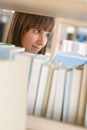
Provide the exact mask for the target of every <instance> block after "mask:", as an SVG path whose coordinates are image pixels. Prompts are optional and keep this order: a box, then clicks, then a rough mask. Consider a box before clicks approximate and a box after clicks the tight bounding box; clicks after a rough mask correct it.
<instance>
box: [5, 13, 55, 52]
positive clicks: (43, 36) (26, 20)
mask: <svg viewBox="0 0 87 130" xmlns="http://www.w3.org/2000/svg"><path fill="white" fill-rule="evenodd" d="M54 24H55V20H54V18H53V17H48V16H41V15H35V14H27V13H22V12H15V13H14V15H13V19H12V22H11V25H10V28H9V32H8V35H7V40H6V42H7V43H11V44H14V45H16V46H21V47H24V48H25V50H26V51H29V52H33V53H41V54H45V51H46V45H47V41H48V38H49V36H50V34H51V32H52V30H53V27H54Z"/></svg>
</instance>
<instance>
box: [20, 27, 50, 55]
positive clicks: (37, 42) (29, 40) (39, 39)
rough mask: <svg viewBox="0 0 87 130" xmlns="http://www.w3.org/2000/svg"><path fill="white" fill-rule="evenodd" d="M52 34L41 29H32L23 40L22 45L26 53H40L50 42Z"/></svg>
mask: <svg viewBox="0 0 87 130" xmlns="http://www.w3.org/2000/svg"><path fill="white" fill-rule="evenodd" d="M49 35H50V33H49V32H46V31H44V30H40V29H34V28H31V29H30V30H29V31H28V32H26V33H25V34H24V35H23V37H22V40H21V45H22V46H23V47H24V48H25V50H26V51H29V52H33V53H38V52H39V51H40V50H41V49H42V48H43V47H44V46H45V45H46V44H47V41H48V37H49Z"/></svg>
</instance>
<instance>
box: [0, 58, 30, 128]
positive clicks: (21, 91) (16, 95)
mask: <svg viewBox="0 0 87 130" xmlns="http://www.w3.org/2000/svg"><path fill="white" fill-rule="evenodd" d="M24 61H25V60H24ZM24 66H25V62H24V63H22V62H20V61H19V60H5V61H4V60H0V130H25V129H26V106H27V105H26V91H27V80H28V73H27V69H26V68H25V69H24Z"/></svg>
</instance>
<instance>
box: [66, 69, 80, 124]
mask: <svg viewBox="0 0 87 130" xmlns="http://www.w3.org/2000/svg"><path fill="white" fill-rule="evenodd" d="M81 78H82V69H81V68H73V73H72V81H71V92H70V97H69V98H70V102H69V106H68V107H69V109H68V110H69V111H68V123H71V124H76V123H77V114H78V104H79V97H80V87H81Z"/></svg>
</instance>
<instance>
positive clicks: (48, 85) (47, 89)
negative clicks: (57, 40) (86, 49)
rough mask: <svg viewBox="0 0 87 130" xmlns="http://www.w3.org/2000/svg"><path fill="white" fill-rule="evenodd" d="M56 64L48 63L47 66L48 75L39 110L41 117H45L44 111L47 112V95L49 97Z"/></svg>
mask: <svg viewBox="0 0 87 130" xmlns="http://www.w3.org/2000/svg"><path fill="white" fill-rule="evenodd" d="M57 65H58V64H55V63H51V61H50V63H49V64H48V66H49V74H48V77H47V82H46V86H45V92H44V97H43V102H42V110H41V115H40V116H42V117H45V116H46V111H47V105H48V101H49V95H50V90H51V84H52V79H53V73H54V70H55V68H56V66H57Z"/></svg>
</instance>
